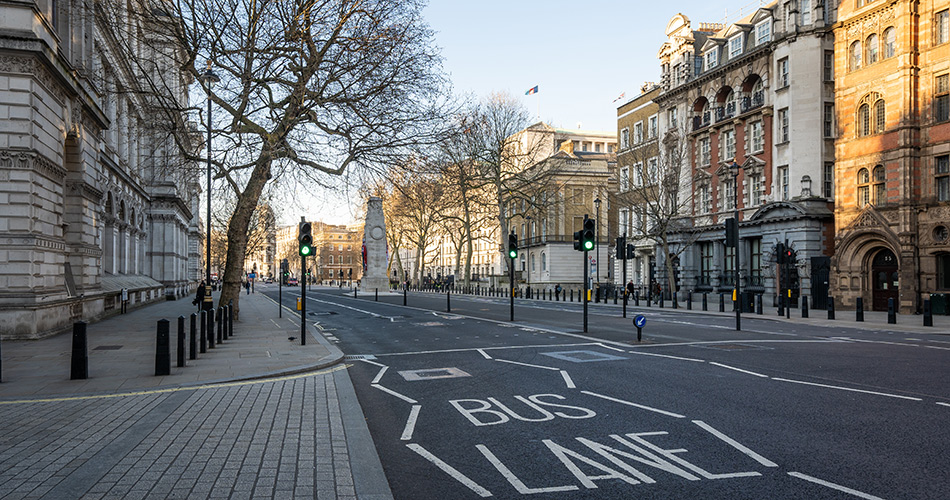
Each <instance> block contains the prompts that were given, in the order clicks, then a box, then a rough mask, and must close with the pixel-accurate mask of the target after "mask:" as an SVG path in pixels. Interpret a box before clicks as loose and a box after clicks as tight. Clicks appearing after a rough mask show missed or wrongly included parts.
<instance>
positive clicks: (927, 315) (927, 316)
mask: <svg viewBox="0 0 950 500" xmlns="http://www.w3.org/2000/svg"><path fill="white" fill-rule="evenodd" d="M924 326H934V316H933V311H932V310H931V308H930V299H924Z"/></svg>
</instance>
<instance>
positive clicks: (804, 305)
mask: <svg viewBox="0 0 950 500" xmlns="http://www.w3.org/2000/svg"><path fill="white" fill-rule="evenodd" d="M802 317H803V318H807V317H808V296H807V295H802Z"/></svg>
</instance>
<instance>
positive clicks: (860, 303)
mask: <svg viewBox="0 0 950 500" xmlns="http://www.w3.org/2000/svg"><path fill="white" fill-rule="evenodd" d="M854 320H855V321H864V298H863V297H858V298H857V300H855V304H854Z"/></svg>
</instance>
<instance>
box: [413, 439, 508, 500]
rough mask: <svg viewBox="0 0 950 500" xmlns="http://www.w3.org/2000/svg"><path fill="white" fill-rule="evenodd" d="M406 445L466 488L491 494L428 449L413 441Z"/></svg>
mask: <svg viewBox="0 0 950 500" xmlns="http://www.w3.org/2000/svg"><path fill="white" fill-rule="evenodd" d="M406 447H407V448H409V449H410V450H412V451H414V452H416V453H418V454H419V455H420V456H422V458H424V459H426V460H428V461H430V462H432V464H433V465H435V466H436V467H438V468H440V469H442V471H443V472H445V473H446V474H448V475H450V476H452V478H453V479H455V480H456V481H458V482H460V483H462V484H463V485H465V486H466V487H467V488H468V489H470V490H472V491H474V492H475V493H476V494H477V495H478V496H480V497H483V498H484V497H490V496H492V495H491V492H490V491H488V490H486V489H485V488H483V487H481V486H480V485H479V484H478V483H476V482H475V481H472V480H471V479H469V478H468V476H466V475H465V474H462V473H461V472H459V471H458V469H456V468H455V467H452V466H451V465H449V464H447V463H445V462H443V461H442V460H441V459H439V457H437V456H435V455H433V454H432V453H429V451H428V450H426V449H425V448H423V447H422V446H419V445H418V444H415V443H409V444H407V445H406Z"/></svg>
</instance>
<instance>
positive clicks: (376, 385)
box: [371, 384, 418, 404]
mask: <svg viewBox="0 0 950 500" xmlns="http://www.w3.org/2000/svg"><path fill="white" fill-rule="evenodd" d="M371 385H372V387H375V388H377V389H379V390H381V391H383V392H385V393H388V394H392V395H393V396H396V397H397V398H399V399H401V400H403V401H405V402H407V403H412V404H416V403H418V401H416V400H415V399H412V398H410V397H409V396H403V395H402V394H399V393H398V392H396V391H394V390H392V389H389V388H387V387H383V386H381V385H379V384H371Z"/></svg>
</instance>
